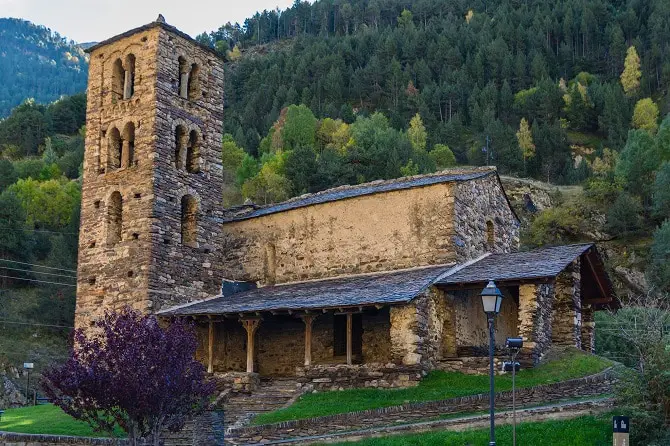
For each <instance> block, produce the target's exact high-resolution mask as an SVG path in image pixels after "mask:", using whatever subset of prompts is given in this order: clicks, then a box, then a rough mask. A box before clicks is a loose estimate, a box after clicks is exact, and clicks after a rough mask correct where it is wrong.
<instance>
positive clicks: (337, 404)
mask: <svg viewBox="0 0 670 446" xmlns="http://www.w3.org/2000/svg"><path fill="white" fill-rule="evenodd" d="M611 364H612V363H611V362H610V361H609V360H607V359H604V358H601V357H599V356H595V355H588V354H585V353H583V352H581V351H580V350H576V349H574V350H569V351H567V352H564V353H562V354H561V355H559V356H557V357H556V359H554V360H552V361H548V362H546V363H544V364H541V365H540V366H538V367H536V368H533V369H529V370H522V371H520V372H519V373H518V374H517V387H519V388H521V387H532V386H536V385H540V384H550V383H555V382H559V381H565V380H568V379H572V378H579V377H582V376H586V375H591V374H594V373H597V372H599V371H601V370H604V369H605V368H607V367H608V366H610V365H611ZM488 388H489V377H488V376H487V375H466V374H463V373H456V372H441V371H434V372H431V373H430V374H429V375H428V376H427V377H426V378H425V379H423V381H421V382H420V383H419V385H418V386H416V387H411V388H408V389H352V390H344V391H333V392H321V393H309V394H306V395H303V396H302V397H301V398H300V399H299V400H298V401H296V402H295V403H294V404H293V405H291V406H289V407H287V408H285V409H280V410H277V411H274V412H270V413H267V414H261V415H259V416H257V417H256V418H255V419H254V420H253V423H254V424H265V423H275V422H279V421H286V420H297V419H301V418H310V417H317V416H323V415H332V414H337V413H345V412H353V411H357V410H365V409H376V408H379V407H387V406H395V405H399V404H405V403H408V402H417V401H437V400H442V399H447V398H454V397H458V396H465V395H473V394H477V393H483V392H487V391H488ZM511 388H512V376H511V375H509V374H508V375H501V376H496V390H497V391H500V390H510V389H511Z"/></svg>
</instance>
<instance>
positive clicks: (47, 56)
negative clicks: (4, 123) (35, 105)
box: [0, 11, 88, 118]
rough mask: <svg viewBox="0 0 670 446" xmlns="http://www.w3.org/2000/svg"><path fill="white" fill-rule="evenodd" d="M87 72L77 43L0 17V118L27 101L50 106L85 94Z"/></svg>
mask: <svg viewBox="0 0 670 446" xmlns="http://www.w3.org/2000/svg"><path fill="white" fill-rule="evenodd" d="M1 13H2V12H1V11H0V14H1ZM87 71H88V64H87V59H86V55H85V54H84V52H83V50H82V49H81V48H79V47H78V46H76V45H75V44H74V42H68V41H67V40H66V39H64V38H63V37H61V36H60V35H59V34H58V33H56V32H52V31H51V30H49V29H48V28H45V27H43V26H37V25H34V24H32V23H30V22H27V21H25V20H19V19H9V18H0V118H3V117H5V116H7V115H8V114H9V112H10V111H11V110H12V109H13V108H14V107H16V106H17V105H19V104H20V103H21V102H23V101H24V100H25V99H26V98H34V99H35V100H36V101H38V102H41V103H48V102H51V101H55V100H56V99H58V98H59V97H60V96H62V95H70V94H74V93H79V92H82V91H84V89H85V88H86V74H87Z"/></svg>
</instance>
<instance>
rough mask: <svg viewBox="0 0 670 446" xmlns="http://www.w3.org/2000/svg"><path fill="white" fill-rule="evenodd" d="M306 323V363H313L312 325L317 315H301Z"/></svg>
mask: <svg viewBox="0 0 670 446" xmlns="http://www.w3.org/2000/svg"><path fill="white" fill-rule="evenodd" d="M301 318H302V321H303V322H304V323H305V365H306V366H307V365H312V325H313V323H314V319H316V315H313V314H305V315H303V316H301Z"/></svg>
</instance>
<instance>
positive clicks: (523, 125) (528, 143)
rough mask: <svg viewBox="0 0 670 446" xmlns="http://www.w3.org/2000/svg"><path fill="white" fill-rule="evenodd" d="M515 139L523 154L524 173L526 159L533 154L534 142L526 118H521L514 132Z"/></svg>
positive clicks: (524, 170)
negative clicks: (517, 128)
mask: <svg viewBox="0 0 670 446" xmlns="http://www.w3.org/2000/svg"><path fill="white" fill-rule="evenodd" d="M516 140H517V141H518V142H519V148H520V149H521V155H522V156H523V172H524V175H525V173H526V160H527V159H528V158H532V157H534V156H535V143H533V133H532V132H531V131H530V126H529V125H528V121H527V120H526V118H521V122H520V123H519V131H518V132H516Z"/></svg>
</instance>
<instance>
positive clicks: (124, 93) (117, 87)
mask: <svg viewBox="0 0 670 446" xmlns="http://www.w3.org/2000/svg"><path fill="white" fill-rule="evenodd" d="M134 94H135V55H134V54H128V55H127V56H126V57H125V59H124V60H123V61H122V60H121V59H120V58H119V59H116V60H115V61H114V64H113V65H112V101H114V102H116V101H119V100H122V99H130V98H131V97H133V95H134Z"/></svg>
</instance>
